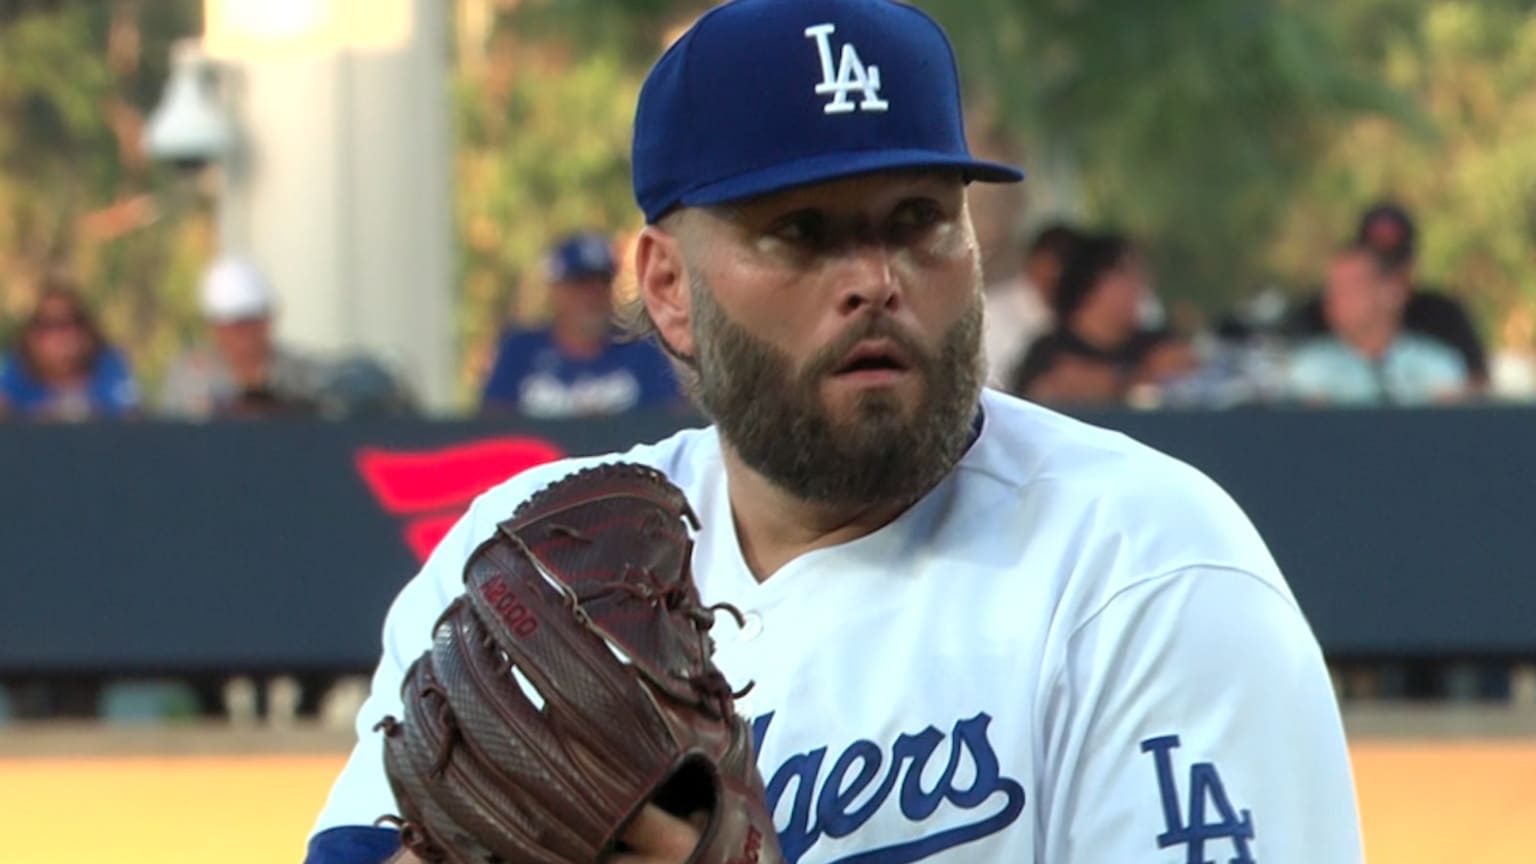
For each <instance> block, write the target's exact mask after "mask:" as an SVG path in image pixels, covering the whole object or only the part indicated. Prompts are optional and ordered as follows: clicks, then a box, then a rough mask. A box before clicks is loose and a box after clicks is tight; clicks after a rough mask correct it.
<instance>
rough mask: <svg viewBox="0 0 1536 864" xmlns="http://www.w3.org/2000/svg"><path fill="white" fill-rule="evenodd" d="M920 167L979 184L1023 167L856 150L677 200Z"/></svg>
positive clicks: (1015, 174)
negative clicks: (951, 171) (953, 172)
mask: <svg viewBox="0 0 1536 864" xmlns="http://www.w3.org/2000/svg"><path fill="white" fill-rule="evenodd" d="M921 168H952V169H958V170H959V171H960V173H961V174H962V175H963V176H964V177H965V179H966V180H967V181H973V180H974V181H980V182H982V183H1017V182H1019V181H1020V180H1023V179H1024V172H1023V171H1020V170H1019V169H1017V168H1014V167H1013V166H1011V165H1003V164H1001V163H997V162H984V161H981V160H979V159H972V158H970V157H967V156H956V155H954V154H952V153H938V152H935V151H931V150H855V151H848V152H842V153H823V154H819V155H817V156H811V157H807V158H804V159H797V160H792V161H789V162H780V163H777V164H775V165H772V166H769V167H767V168H760V169H758V170H756V171H749V172H747V173H745V174H738V175H736V176H735V177H728V178H726V179H724V180H719V181H716V182H714V183H710V184H707V185H705V186H700V187H699V188H697V189H694V190H691V191H689V192H688V193H686V194H685V195H683V196H682V198H681V200H680V201H679V202H678V203H680V204H682V205H684V206H688V207H708V206H712V205H716V204H728V203H730V202H733V201H740V200H743V199H746V198H755V197H757V196H759V195H767V194H769V193H771V192H780V191H783V190H785V189H792V188H794V187H797V186H807V185H810V184H812V183H824V182H826V181H829V180H841V179H844V178H847V177H856V176H859V175H861V174H873V173H876V172H880V171H897V170H902V169H921Z"/></svg>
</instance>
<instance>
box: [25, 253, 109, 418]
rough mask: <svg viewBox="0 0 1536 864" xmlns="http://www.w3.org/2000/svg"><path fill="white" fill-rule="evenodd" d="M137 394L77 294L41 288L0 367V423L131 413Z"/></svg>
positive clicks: (63, 286) (55, 283)
mask: <svg viewBox="0 0 1536 864" xmlns="http://www.w3.org/2000/svg"><path fill="white" fill-rule="evenodd" d="M138 405H139V391H138V387H137V386H136V385H135V383H134V380H133V373H132V372H131V371H130V370H129V368H128V362H127V361H126V360H125V359H124V358H123V356H122V354H120V353H118V351H117V350H116V349H115V348H113V347H112V346H111V345H108V344H107V342H106V340H105V339H104V338H103V337H102V334H101V330H100V329H99V328H98V327H97V325H96V321H95V319H94V318H93V317H92V316H91V313H90V310H89V309H87V308H86V305H85V301H84V299H83V298H82V297H81V296H80V293H79V291H78V290H77V289H76V288H75V287H74V286H73V285H72V284H69V283H67V282H64V281H62V280H56V279H55V280H49V281H47V282H45V283H44V284H43V286H42V288H41V290H40V291H39V293H38V298H37V306H36V307H35V308H34V309H33V311H32V315H31V317H30V318H28V319H27V321H26V323H25V324H23V325H22V329H21V337H20V340H19V344H18V345H17V347H16V349H15V350H14V351H12V352H11V353H10V354H8V355H7V356H6V357H5V359H4V361H3V363H0V417H14V418H16V419H21V420H36V421H56V422H73V421H81V420H93V419H102V418H120V417H126V416H130V415H133V414H134V413H136V411H137V409H138Z"/></svg>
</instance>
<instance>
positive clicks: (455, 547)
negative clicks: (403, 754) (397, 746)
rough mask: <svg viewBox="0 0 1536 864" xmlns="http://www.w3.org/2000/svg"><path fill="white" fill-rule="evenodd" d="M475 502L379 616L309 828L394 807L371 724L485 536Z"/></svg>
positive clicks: (388, 703) (389, 711) (371, 817)
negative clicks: (363, 675)
mask: <svg viewBox="0 0 1536 864" xmlns="http://www.w3.org/2000/svg"><path fill="white" fill-rule="evenodd" d="M480 508H481V505H480V503H479V502H477V503H476V505H474V506H472V507H471V508H470V509H469V511H468V512H467V513H465V515H464V516H462V517H461V518H460V519H459V521H458V522H457V523H456V524H455V525H454V526H453V528H452V529H450V530H449V532H448V533H447V534H446V535H445V536H444V537H443V539H442V541H441V542H439V543H438V545H437V547H436V548H435V549H434V550H433V551H432V554H431V555H430V556H428V558H427V561H426V563H425V564H424V565H422V568H421V571H420V572H419V573H417V574H416V576H415V578H413V579H412V580H411V581H410V582H408V583H407V584H406V586H405V587H404V588H403V589H401V591H400V593H399V594H398V595H396V597H395V599H394V601H393V602H392V603H391V604H390V608H389V611H388V613H387V614H386V615H385V618H384V635H383V649H382V652H381V656H380V658H379V663H378V665H377V666H376V667H375V669H374V673H373V680H372V686H371V688H370V690H369V694H368V698H367V700H366V701H365V702H364V703H363V706H362V708H361V709H360V710H359V711H358V714H357V720H356V733H357V743H356V744H355V745H354V746H353V748H352V753H351V755H350V756H348V758H347V762H346V765H345V766H344V767H343V768H342V770H341V774H340V775H339V776H338V777H337V778H336V781H335V782H334V783H333V784H332V786H331V791H330V795H329V796H328V798H327V799H326V802H325V806H324V808H323V809H322V810H321V811H320V815H319V818H318V819H317V820H316V823H315V827H314V833H315V834H317V835H318V834H321V833H322V832H325V831H326V830H327V829H334V828H345V827H358V826H370V825H373V824H374V822H375V821H376V820H377V819H378V818H379V817H380V816H383V815H385V814H392V813H395V809H396V808H395V799H394V794H393V793H392V792H391V791H390V788H389V781H388V778H387V777H386V776H385V774H384V741H383V737H382V735H381V734H380V733H378V732H376V731H374V728H373V727H374V725H375V724H377V723H378V722H379V721H380V720H382V719H383V718H384V716H385V715H394V716H395V717H399V716H400V715H401V713H402V703H401V700H400V685H401V682H402V681H403V680H404V678H405V670H406V668H407V667H409V666H410V665H411V663H413V662H415V660H416V658H418V657H420V656H421V655H422V654H423V653H425V652H426V651H427V650H429V649H430V648H431V647H432V625H433V623H434V622H435V621H436V620H437V618H438V616H439V615H441V614H442V611H443V610H444V609H446V608H447V607H448V604H449V603H451V602H452V601H453V598H454V597H456V596H458V595H459V594H460V593H461V592H462V591H463V575H462V574H463V568H464V562H465V561H466V560H468V558H469V556H470V554H471V553H472V552H473V551H474V548H475V546H477V545H478V544H479V543H480V542H481V541H482V540H484V539H485V538H484V537H483V536H481V535H482V533H483V531H482V526H481V525H480V521H481V520H480V518H479V510H480ZM309 860H311V861H314V860H325V861H327V862H332V861H334V862H336V864H376V862H375V861H374V860H372V859H368V858H357V859H351V858H339V857H335V856H332V857H329V858H324V859H317V858H316V857H315V851H314V850H313V849H312V851H311V857H310V859H309Z"/></svg>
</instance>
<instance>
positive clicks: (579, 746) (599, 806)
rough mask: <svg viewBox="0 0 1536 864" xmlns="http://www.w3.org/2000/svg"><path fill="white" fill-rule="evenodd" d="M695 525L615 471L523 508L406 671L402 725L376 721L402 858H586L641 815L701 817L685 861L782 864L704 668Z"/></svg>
mask: <svg viewBox="0 0 1536 864" xmlns="http://www.w3.org/2000/svg"><path fill="white" fill-rule="evenodd" d="M690 527H692V528H695V529H696V528H697V527H698V525H697V519H696V517H695V516H694V515H693V512H692V511H691V510H690V509H689V507H688V503H687V501H686V500H685V498H684V497H683V494H682V492H681V491H680V490H678V489H677V488H676V487H675V486H673V485H672V484H671V483H670V482H668V481H667V479H666V478H665V477H664V476H663V475H661V474H660V473H659V472H657V471H655V470H653V469H650V468H647V467H644V466H640V465H634V464H628V463H615V464H608V465H603V466H600V467H597V468H592V469H588V470H585V471H581V472H579V473H577V474H573V475H571V476H569V477H567V478H565V479H564V480H561V481H559V482H557V483H555V484H553V485H551V486H549V487H548V488H546V489H544V490H543V491H541V492H539V493H538V494H536V495H534V496H533V497H532V498H530V499H529V500H528V501H527V502H525V503H524V504H523V505H522V506H520V507H519V508H518V509H517V511H516V512H515V513H514V514H513V515H512V518H510V519H508V520H507V521H505V522H502V523H500V525H499V526H498V530H497V532H496V534H495V535H494V536H493V537H492V538H491V539H489V540H487V541H486V542H485V543H483V544H481V546H480V547H479V548H478V549H476V550H475V552H474V554H473V555H471V556H470V560H469V563H468V564H467V565H466V567H465V571H464V579H465V593H464V596H462V597H460V598H458V599H457V600H455V601H454V603H453V604H452V605H451V606H449V607H448V609H447V610H446V611H445V612H444V613H443V615H442V617H441V618H439V619H438V622H437V624H436V627H435V631H434V641H433V646H432V649H431V650H430V651H428V652H427V653H425V654H423V655H422V657H421V658H420V659H418V660H417V661H416V662H415V663H413V664H412V665H411V667H410V669H409V670H408V671H407V673H406V676H405V682H404V684H403V686H402V690H401V695H402V699H403V702H404V707H405V710H404V716H403V717H402V718H395V717H386V718H384V720H383V721H382V722H381V723H379V725H378V728H379V729H382V730H383V732H384V734H385V748H384V764H385V770H386V771H387V773H388V776H389V781H390V785H391V787H392V788H393V790H394V793H395V798H396V801H397V803H398V804H399V807H400V813H399V814H397V815H396V814H391V815H390V816H388V817H385V821H390V822H393V823H395V824H397V825H398V826H399V827H400V832H401V841H402V843H403V844H404V845H405V846H406V848H408V849H410V850H411V851H412V852H413V853H415V854H416V855H417V856H418V857H420V858H422V859H423V860H426V861H430V862H476V864H481V862H508V864H544V862H548V864H595V862H599V861H602V860H603V859H604V858H605V857H606V856H608V855H609V854H610V853H613V852H615V851H617V850H619V848H620V841H619V838H620V837H621V836H622V835H623V833H624V830H625V828H626V827H627V826H628V824H629V823H630V821H631V820H632V819H634V817H635V815H636V814H637V813H638V812H639V810H640V808H641V807H642V806H643V805H645V804H646V803H647V802H651V803H654V804H656V805H658V806H660V807H662V808H663V809H665V810H667V811H669V812H672V813H674V814H677V815H679V816H683V817H687V816H689V815H691V814H697V813H699V812H701V811H704V812H708V814H709V821H708V826H707V827H706V828H705V830H704V832H703V839H702V841H701V842H700V844H699V847H698V850H697V851H696V852H695V853H694V855H693V857H692V858H691V859H690V861H692V862H697V864H747V862H761V864H778V862H782V860H783V856H782V854H781V853H780V852H779V850H778V844H777V839H776V836H775V834H774V830H773V822H772V818H771V816H770V815H769V813H768V811H767V807H766V805H765V803H764V797H765V796H764V793H763V782H762V778H761V777H760V776H759V775H758V773H757V768H756V766H755V762H754V756H753V747H752V737H751V733H750V730H749V729H748V727H747V724H746V721H745V720H743V719H742V718H741V717H739V716H738V715H737V714H736V712H735V710H734V707H733V702H732V700H733V695H739V694H733V693H732V692H731V687H730V685H729V684H728V683H727V682H726V680H725V677H724V676H723V675H722V674H721V673H720V671H719V670H718V669H716V668H715V666H714V663H713V662H712V661H711V658H710V655H711V652H712V650H713V643H712V642H711V641H710V638H709V635H708V632H709V628H710V625H711V624H712V623H713V622H714V617H715V612H716V611H717V609H716V608H704V607H703V606H701V605H700V601H699V596H698V592H697V590H696V589H695V587H694V584H693V578H692V574H691V570H690V560H691V557H692V550H693V541H692V539H691V538H690V535H689V528H690ZM724 608H727V609H729V607H724ZM729 611H730V612H732V613H733V614H735V610H734V609H729Z"/></svg>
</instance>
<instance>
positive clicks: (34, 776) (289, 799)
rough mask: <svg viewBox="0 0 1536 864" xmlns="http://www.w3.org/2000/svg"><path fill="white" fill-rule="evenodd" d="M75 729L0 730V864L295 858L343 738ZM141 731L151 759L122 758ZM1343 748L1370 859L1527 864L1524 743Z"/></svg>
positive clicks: (1532, 799)
mask: <svg viewBox="0 0 1536 864" xmlns="http://www.w3.org/2000/svg"><path fill="white" fill-rule="evenodd" d="M82 734H84V733H83V731H82V730H74V731H73V732H71V731H70V730H58V729H54V730H51V731H44V730H38V731H36V732H31V733H27V734H18V733H16V732H14V731H12V732H6V733H3V734H0V742H3V743H0V778H3V779H4V781H5V782H4V783H0V813H5V814H6V816H7V822H8V824H10V825H12V826H24V829H23V830H19V831H11V832H9V836H8V837H7V838H6V842H5V853H4V858H5V860H7V861H28V862H32V861H36V862H46V864H64V862H77V861H78V862H87V861H90V862H94V861H112V862H116V864H138V862H143V864H151V862H153V864H181V862H186V864H193V862H197V864H204V862H208V861H219V862H223V864H247V862H249V864H256V862H261V864H271V862H281V861H290V862H295V864H297V862H299V861H301V860H302V859H303V849H304V838H305V835H306V834H307V833H308V830H309V826H310V823H311V820H312V819H313V818H314V815H315V813H316V811H317V810H318V808H319V806H320V803H321V801H322V800H323V799H324V797H325V794H326V792H327V790H328V788H329V786H330V782H331V779H332V778H333V777H334V776H335V774H336V772H337V770H338V769H339V768H340V765H341V762H342V756H341V755H339V753H341V752H343V751H344V750H345V747H346V736H345V735H337V734H336V733H318V732H312V731H310V732H306V731H301V730H295V731H292V732H289V733H286V734H285V733H269V732H265V731H252V732H249V733H234V732H228V731H222V730H195V729H188V730H180V731H179V732H178V734H176V735H173V736H169V737H165V736H164V730H160V731H159V736H160V737H159V738H158V739H155V735H154V733H153V732H152V731H151V730H145V731H143V732H140V733H137V737H136V735H135V733H134V732H132V731H131V730H129V731H125V732H121V733H114V735H112V736H107V737H101V736H99V734H98V735H97V736H92V740H94V741H96V743H97V744H98V745H99V746H102V747H103V748H104V749H105V750H106V751H107V752H97V753H95V754H93V755H71V749H72V745H74V746H78V745H79V744H80V741H81V738H80V736H81V735H82ZM150 740H160V742H161V745H162V746H161V748H160V749H161V750H162V753H161V754H160V755H153V756H146V755H142V753H141V754H140V755H130V754H131V753H132V752H133V748H134V746H135V745H136V746H138V747H139V748H140V749H141V750H142V747H143V746H144V745H145V743H146V742H148V741H150ZM172 740H174V741H175V742H176V743H174V744H170V745H167V744H166V742H168V741H172ZM23 742H26V746H23ZM104 742H109V743H104ZM167 747H169V748H170V749H172V750H175V751H176V752H169V753H167V752H163V751H164V750H165V749H166V748H167ZM220 750H222V751H223V752H215V751H220ZM285 750H286V751H287V752H283V751H285ZM231 751H235V752H231ZM1352 752H1353V756H1354V764H1355V770H1356V775H1357V778H1358V783H1359V790H1360V807H1361V812H1362V818H1363V820H1364V824H1365V831H1366V842H1367V847H1368V852H1369V856H1370V860H1371V861H1373V862H1391V864H1431V862H1433V864H1443V862H1446V861H1455V862H1457V864H1508V862H1524V861H1536V818H1533V814H1536V741H1533V740H1529V739H1526V740H1521V739H1505V740H1493V739H1489V740H1484V741H1476V742H1447V741H1443V740H1442V741H1429V740H1412V739H1402V740H1390V739H1371V740H1363V741H1358V742H1357V743H1356V744H1355V745H1354V746H1353V748H1352ZM75 753H76V754H78V750H76V751H75ZM23 754H26V755H23ZM1255 815H1256V816H1257V814H1255ZM1259 818H1262V817H1259ZM1259 824H1260V825H1262V822H1261V823H1259ZM1262 831H1263V829H1262V827H1261V828H1259V832H1260V837H1261V838H1262ZM1260 842H1261V843H1262V839H1261V841H1260ZM1149 860H1150V859H1149ZM1170 860H1172V859H1170Z"/></svg>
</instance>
